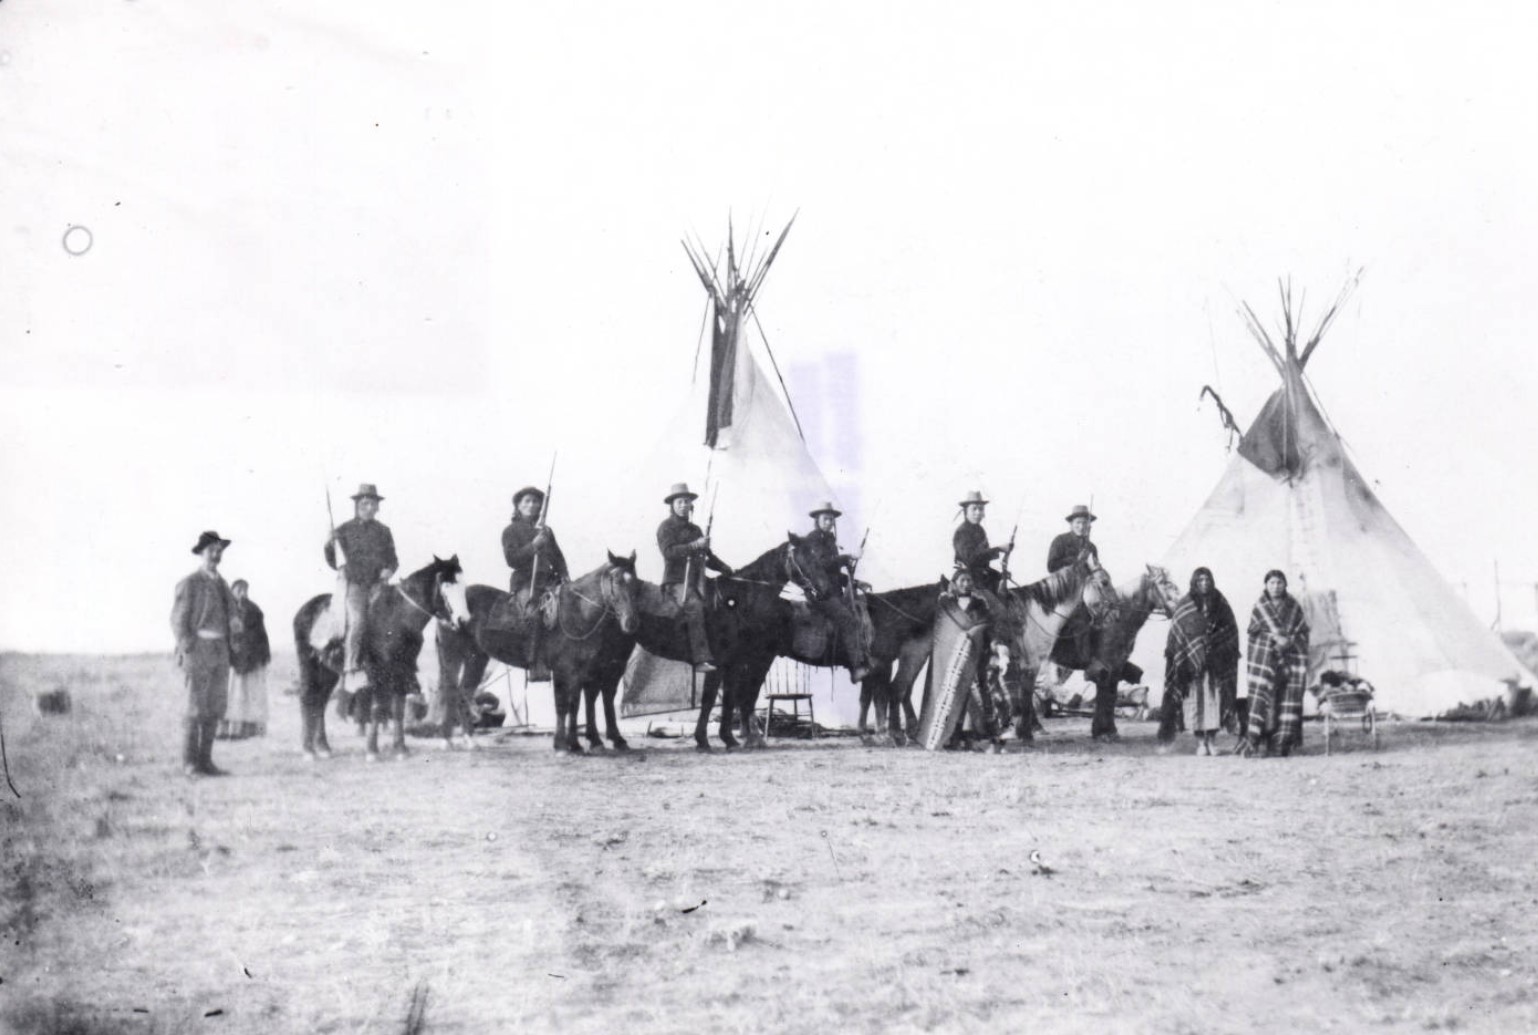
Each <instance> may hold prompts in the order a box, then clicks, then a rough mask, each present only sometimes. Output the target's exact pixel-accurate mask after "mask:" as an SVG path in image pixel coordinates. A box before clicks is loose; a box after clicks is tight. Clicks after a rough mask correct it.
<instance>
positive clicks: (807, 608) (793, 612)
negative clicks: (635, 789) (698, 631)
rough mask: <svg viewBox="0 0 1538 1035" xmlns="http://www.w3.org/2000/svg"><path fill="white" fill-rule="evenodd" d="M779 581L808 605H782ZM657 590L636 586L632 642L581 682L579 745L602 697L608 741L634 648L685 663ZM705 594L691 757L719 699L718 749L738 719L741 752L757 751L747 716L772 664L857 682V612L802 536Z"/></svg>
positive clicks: (862, 653)
mask: <svg viewBox="0 0 1538 1035" xmlns="http://www.w3.org/2000/svg"><path fill="white" fill-rule="evenodd" d="M787 584H792V585H795V586H796V587H797V588H799V589H800V590H801V592H802V593H803V594H804V595H805V596H806V598H807V601H808V602H807V603H804V604H803V603H797V602H793V601H790V600H787V599H785V598H784V597H783V596H782V595H781V591H782V589H783V588H784V587H785V586H786V585H787ZM665 592H670V590H669V591H664V590H663V588H662V587H660V586H657V585H655V584H653V583H649V582H643V583H641V589H640V593H639V602H640V612H641V613H640V618H641V621H640V625H639V626H638V628H637V631H636V635H635V636H634V637H633V638H631V639H630V640H628V642H627V641H625V640H616V641H615V642H614V643H613V645H612V649H613V652H614V653H613V654H612V655H611V667H610V669H609V673H608V674H607V675H605V677H604V678H603V679H601V680H595V681H594V682H593V683H590V684H589V686H588V722H589V726H588V739H589V740H593V741H595V742H596V739H597V736H598V734H597V730H596V729H595V728H594V726H593V724H592V719H593V700H594V698H595V697H596V695H597V694H598V693H599V692H601V693H602V694H603V697H604V714H605V720H606V721H607V723H608V725H609V736H610V738H611V739H612V738H613V737H614V736H615V733H614V707H613V701H614V694H615V690H616V688H617V687H618V686H619V681H620V679H621V678H622V677H623V675H624V668H625V662H626V661H627V660H628V659H629V657H630V653H631V650H632V648H633V647H634V646H635V645H637V644H639V645H640V646H641V647H643V648H645V649H646V650H647V651H648V652H650V653H652V654H655V655H657V656H658V657H660V658H665V659H667V660H670V661H682V662H689V661H691V660H692V655H691V653H690V650H689V638H688V635H687V633H686V631H685V629H684V628H683V626H682V624H681V623H680V622H679V621H678V620H677V617H676V607H675V606H674V605H673V604H672V603H671V602H670V601H668V600H667V598H666V596H665V595H664V594H665ZM707 594H708V597H707V604H708V605H709V606H707V607H706V609H705V636H706V639H707V640H708V641H709V643H710V649H711V653H712V654H714V655H715V658H716V667H717V670H716V671H715V672H710V673H706V674H705V676H704V677H703V679H702V681H701V693H702V696H701V700H700V711H699V718H698V720H697V721H696V723H695V727H694V742H695V746H696V747H697V748H698V749H699V750H701V751H709V750H710V734H709V724H710V713H711V711H712V710H713V709H714V708H715V704H716V700H717V698H718V696H719V697H721V698H722V700H723V707H722V709H721V725H720V730H719V735H720V737H721V741H722V742H723V743H724V744H725V745H726V746H727V747H728V748H735V747H737V746H738V741H737V738H736V737H735V736H733V734H732V726H733V724H734V722H735V721H736V720H737V719H738V717H739V716H740V718H741V722H742V729H743V733H744V736H745V738H746V741H747V746H749V747H762V746H764V744H765V741H764V738H763V736H762V735H761V734H759V733H758V731H757V730H756V729H755V728H754V726H753V722H752V715H753V711H754V709H755V708H756V707H757V705H758V694H759V691H760V689H761V688H762V687H763V683H764V678H765V676H766V675H767V674H768V672H769V667H770V666H771V665H772V664H773V663H774V659H775V658H777V657H788V658H794V659H796V660H797V661H801V662H804V663H806V664H809V665H819V666H828V667H834V666H842V667H846V668H848V669H849V670H850V672H851V674H857V677H863V675H864V670H865V668H866V667H867V665H868V660H867V659H868V657H869V646H868V644H869V628H868V626H869V619H868V618H867V617H866V616H865V614H864V609H863V607H859V608H856V607H853V606H851V605H850V604H849V602H848V601H847V600H846V599H845V598H844V597H843V596H842V595H841V594H840V593H839V587H838V586H837V585H836V584H835V583H834V581H833V579H832V578H831V577H830V576H829V575H828V573H827V571H826V570H825V569H823V568H822V567H821V566H819V565H817V564H816V563H814V561H813V555H812V553H811V551H810V549H809V548H808V547H807V545H806V543H805V541H804V540H803V539H802V537H800V536H797V535H795V534H794V533H788V534H787V535H786V539H785V542H783V543H780V544H778V545H777V546H775V547H774V548H773V549H771V550H769V551H767V552H766V553H764V554H763V555H762V556H761V557H759V558H757V559H756V560H754V561H753V562H752V563H751V564H748V565H746V566H745V567H742V568H739V569H737V570H736V571H735V572H734V573H733V574H731V575H724V576H721V577H719V578H715V579H711V580H709V582H708V584H707Z"/></svg>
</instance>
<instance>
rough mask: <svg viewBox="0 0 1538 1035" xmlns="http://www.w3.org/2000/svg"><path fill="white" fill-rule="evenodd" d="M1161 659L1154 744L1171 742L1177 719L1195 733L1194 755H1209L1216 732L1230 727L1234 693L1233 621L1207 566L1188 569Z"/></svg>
mask: <svg viewBox="0 0 1538 1035" xmlns="http://www.w3.org/2000/svg"><path fill="white" fill-rule="evenodd" d="M1164 662H1165V664H1164V706H1163V709H1162V714H1161V717H1160V722H1159V742H1160V743H1161V744H1165V745H1168V744H1171V743H1173V742H1174V740H1175V733H1176V731H1177V729H1178V728H1179V725H1180V721H1181V719H1182V718H1183V719H1184V720H1185V728H1186V729H1188V730H1190V731H1191V733H1192V734H1193V735H1194V736H1195V737H1196V753H1197V754H1198V755H1211V754H1212V753H1213V750H1212V739H1213V737H1214V735H1216V733H1217V731H1218V730H1219V729H1220V728H1222V727H1224V726H1228V728H1229V729H1232V728H1233V727H1232V726H1231V725H1229V724H1230V723H1232V721H1233V718H1232V717H1233V714H1234V701H1235V698H1236V697H1237V695H1238V683H1239V625H1238V623H1237V622H1235V621H1234V609H1233V608H1232V607H1230V606H1229V605H1228V600H1227V599H1226V598H1225V597H1224V596H1223V594H1222V593H1219V592H1218V588H1217V584H1216V583H1215V582H1214V580H1213V578H1212V570H1211V569H1210V568H1197V569H1196V570H1195V571H1194V572H1192V573H1191V591H1190V592H1189V593H1187V594H1186V595H1185V596H1184V597H1182V598H1181V600H1180V603H1179V604H1177V605H1176V607H1175V614H1174V616H1173V617H1172V618H1171V619H1170V631H1169V639H1168V640H1166V641H1165V646H1164Z"/></svg>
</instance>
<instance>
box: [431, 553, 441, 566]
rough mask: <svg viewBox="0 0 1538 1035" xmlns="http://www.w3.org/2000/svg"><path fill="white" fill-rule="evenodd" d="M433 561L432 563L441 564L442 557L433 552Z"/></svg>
mask: <svg viewBox="0 0 1538 1035" xmlns="http://www.w3.org/2000/svg"><path fill="white" fill-rule="evenodd" d="M433 563H434V564H442V563H443V558H441V557H439V556H438V555H437V554H433Z"/></svg>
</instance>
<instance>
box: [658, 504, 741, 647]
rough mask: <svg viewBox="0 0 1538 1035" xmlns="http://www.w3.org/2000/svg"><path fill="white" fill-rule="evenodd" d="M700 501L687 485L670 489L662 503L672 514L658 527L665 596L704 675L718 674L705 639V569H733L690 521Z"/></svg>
mask: <svg viewBox="0 0 1538 1035" xmlns="http://www.w3.org/2000/svg"><path fill="white" fill-rule="evenodd" d="M697 499H699V494H698V493H693V492H690V491H689V486H688V485H685V484H684V483H683V482H678V483H677V484H675V485H674V486H673V487H672V488H671V489H669V490H668V494H667V495H666V496H665V497H663V500H662V502H663V503H665V504H667V506H668V510H669V514H668V516H667V517H666V518H665V519H664V520H663V522H662V524H660V525H658V526H657V548H658V549H659V550H661V551H662V589H663V596H664V597H665V598H666V599H667V600H669V601H671V602H673V603H674V604H676V605H677V607H678V613H679V617H680V618H681V619H682V621H683V623H684V627H685V628H686V629H687V630H688V633H689V653H690V655H691V657H692V660H693V661H694V666H695V668H696V669H697V670H699V671H701V672H714V671H715V668H716V663H715V658H714V657H713V656H712V655H711V652H710V642H709V641H708V640H707V639H706V637H705V600H704V595H703V589H704V585H705V569H706V568H709V569H711V570H712V571H717V572H720V573H721V574H722V575H730V574H731V573H732V568H731V565H729V564H727V563H726V562H725V561H723V560H721V558H719V557H717V556H716V555H715V554H714V553H712V552H711V549H710V540H709V539H708V538H706V536H705V533H704V532H703V531H701V530H700V526H698V525H696V524H695V523H694V522H693V521H691V520H689V518H690V515H692V514H693V513H694V501H695V500H697Z"/></svg>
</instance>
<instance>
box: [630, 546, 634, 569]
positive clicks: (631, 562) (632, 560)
mask: <svg viewBox="0 0 1538 1035" xmlns="http://www.w3.org/2000/svg"><path fill="white" fill-rule="evenodd" d="M630 566H631V567H632V568H634V567H635V551H634V550H631V551H630Z"/></svg>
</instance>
